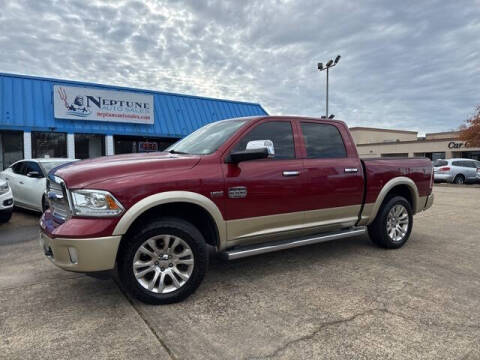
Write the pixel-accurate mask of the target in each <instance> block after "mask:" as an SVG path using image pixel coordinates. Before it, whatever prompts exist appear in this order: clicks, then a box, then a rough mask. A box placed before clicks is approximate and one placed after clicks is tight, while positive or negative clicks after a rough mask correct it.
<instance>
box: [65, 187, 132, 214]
mask: <svg viewBox="0 0 480 360" xmlns="http://www.w3.org/2000/svg"><path fill="white" fill-rule="evenodd" d="M71 194H72V202H73V214H74V215H78V216H98V217H103V216H117V215H120V214H121V213H122V212H123V210H124V208H123V206H122V204H120V202H119V201H118V200H117V199H115V197H114V196H113V195H112V194H110V193H109V192H108V191H103V190H73V191H72V192H71Z"/></svg>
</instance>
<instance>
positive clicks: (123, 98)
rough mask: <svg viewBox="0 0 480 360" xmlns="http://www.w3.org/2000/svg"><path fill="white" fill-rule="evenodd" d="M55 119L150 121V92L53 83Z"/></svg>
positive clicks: (147, 122) (151, 116)
mask: <svg viewBox="0 0 480 360" xmlns="http://www.w3.org/2000/svg"><path fill="white" fill-rule="evenodd" d="M53 98H54V101H53V109H54V114H55V118H57V119H71V120H93V121H113V122H123V123H135V124H153V120H154V117H153V95H149V94H141V93H134V92H128V91H113V90H99V89H96V88H86V87H76V86H62V85H54V86H53Z"/></svg>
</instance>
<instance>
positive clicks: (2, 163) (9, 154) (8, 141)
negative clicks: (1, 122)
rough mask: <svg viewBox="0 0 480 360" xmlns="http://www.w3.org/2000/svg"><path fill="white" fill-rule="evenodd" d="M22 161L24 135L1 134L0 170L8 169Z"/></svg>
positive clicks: (5, 132)
mask: <svg viewBox="0 0 480 360" xmlns="http://www.w3.org/2000/svg"><path fill="white" fill-rule="evenodd" d="M21 159H23V133H21V132H16V131H2V132H0V170H4V169H6V168H7V167H9V166H10V165H12V164H13V163H14V162H15V161H18V160H21Z"/></svg>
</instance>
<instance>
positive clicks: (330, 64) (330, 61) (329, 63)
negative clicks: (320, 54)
mask: <svg viewBox="0 0 480 360" xmlns="http://www.w3.org/2000/svg"><path fill="white" fill-rule="evenodd" d="M332 64H333V60H332V59H330V60H328V62H327V63H326V64H325V66H326V67H327V68H328V67H330V66H332Z"/></svg>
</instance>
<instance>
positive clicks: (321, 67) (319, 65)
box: [318, 63, 323, 71]
mask: <svg viewBox="0 0 480 360" xmlns="http://www.w3.org/2000/svg"><path fill="white" fill-rule="evenodd" d="M318 70H320V71H322V70H323V64H322V63H318Z"/></svg>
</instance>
